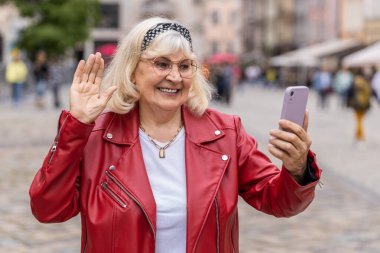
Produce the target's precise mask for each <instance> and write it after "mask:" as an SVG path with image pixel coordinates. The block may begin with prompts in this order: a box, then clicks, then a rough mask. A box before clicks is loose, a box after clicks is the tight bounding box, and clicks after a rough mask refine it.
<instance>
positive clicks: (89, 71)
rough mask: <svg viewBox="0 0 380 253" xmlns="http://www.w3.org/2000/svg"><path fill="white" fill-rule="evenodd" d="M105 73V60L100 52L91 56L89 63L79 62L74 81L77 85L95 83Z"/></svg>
mask: <svg viewBox="0 0 380 253" xmlns="http://www.w3.org/2000/svg"><path fill="white" fill-rule="evenodd" d="M79 67H80V68H79ZM103 71H104V60H103V58H102V55H101V54H100V53H99V52H97V53H96V54H90V55H89V56H88V58H87V61H84V60H81V61H80V62H79V64H78V67H77V71H76V72H75V74H74V81H75V82H76V83H79V82H88V83H95V82H96V78H97V77H98V76H99V75H101V76H102V75H103ZM98 83H100V82H98Z"/></svg>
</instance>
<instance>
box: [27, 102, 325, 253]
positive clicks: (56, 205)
mask: <svg viewBox="0 0 380 253" xmlns="http://www.w3.org/2000/svg"><path fill="white" fill-rule="evenodd" d="M182 111H183V122H184V126H185V134H186V139H185V157H186V180H187V212H188V213H187V244H186V249H187V250H186V252H188V253H190V252H191V253H193V252H198V253H201V252H203V253H210V252H223V253H227V252H238V251H239V249H238V245H239V243H238V215H237V202H238V195H240V196H242V197H243V198H244V199H245V201H247V202H248V203H249V204H250V205H251V206H253V207H254V208H256V209H258V210H260V211H263V212H265V213H268V214H272V215H274V216H278V217H280V216H281V217H287V216H292V215H295V214H297V213H299V212H301V211H303V210H304V209H305V208H306V207H307V206H308V205H309V204H310V202H311V201H312V199H313V197H314V189H315V185H316V184H317V182H313V183H310V184H308V185H306V186H300V185H299V184H297V182H296V181H295V180H294V179H293V177H292V176H291V175H290V174H289V173H288V172H287V170H286V169H282V170H279V169H278V168H276V167H275V166H274V165H273V164H272V163H271V162H270V161H269V159H268V158H267V157H266V156H265V155H264V154H262V153H261V152H260V151H258V150H257V145H256V141H255V140H254V139H253V138H252V137H250V136H249V135H248V134H247V133H246V132H245V131H244V129H243V127H242V124H241V122H240V119H239V118H238V117H236V116H229V115H225V114H222V113H220V112H217V111H214V110H207V112H206V113H205V114H204V115H203V116H202V117H200V118H199V117H195V116H193V115H192V114H191V113H190V112H189V111H188V110H187V109H186V108H183V109H182ZM138 130H139V119H138V109H134V110H132V111H131V112H130V113H128V114H125V115H120V114H115V113H111V112H108V113H104V114H102V115H100V116H99V117H98V119H97V121H96V122H95V124H92V125H86V124H83V123H81V122H79V121H78V120H76V119H75V118H74V117H72V116H71V115H70V113H69V112H66V111H64V112H63V113H62V115H61V117H60V123H59V128H58V134H57V136H56V139H55V141H54V144H53V146H52V148H51V150H50V152H49V153H48V155H47V156H46V158H45V160H44V163H43V165H42V167H41V169H40V170H39V171H38V173H37V175H36V176H35V178H34V181H33V183H32V185H31V188H30V197H31V208H32V212H33V214H34V216H35V217H36V218H37V219H38V220H39V221H40V222H63V221H66V220H68V219H70V218H71V217H73V216H75V215H77V214H78V213H80V214H81V220H82V243H81V245H82V246H81V252H86V253H90V252H91V253H118V252H128V253H153V252H154V250H155V231H156V206H155V201H154V198H153V194H152V191H151V188H150V185H149V181H148V177H147V173H146V170H145V167H144V162H143V157H142V152H141V146H140V142H139V133H138ZM309 156H311V157H312V158H313V159H314V155H313V153H311V152H310V153H309ZM313 161H314V160H313ZM312 167H313V169H314V170H315V174H316V176H317V177H318V178H319V177H320V169H319V168H318V167H317V165H316V164H315V162H313V165H312Z"/></svg>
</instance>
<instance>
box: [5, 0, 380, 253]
mask: <svg viewBox="0 0 380 253" xmlns="http://www.w3.org/2000/svg"><path fill="white" fill-rule="evenodd" d="M152 15H160V16H166V17H171V18H175V19H176V20H178V21H180V22H181V23H183V24H185V25H186V26H187V27H189V29H190V31H191V35H192V38H193V43H194V44H193V47H194V51H195V52H196V53H197V55H198V58H199V62H200V64H201V65H202V71H204V72H205V73H207V74H208V77H209V80H210V82H211V83H212V85H214V86H215V90H216V95H215V97H214V99H213V102H212V105H211V106H212V107H215V108H218V109H219V110H221V111H224V112H227V113H231V114H237V115H239V116H240V117H241V118H242V121H243V124H244V126H245V128H246V130H247V131H248V132H249V133H250V134H251V135H252V136H254V137H255V138H256V139H257V140H258V142H259V148H260V150H262V151H264V152H266V153H267V154H268V152H267V151H266V145H267V143H268V138H269V134H268V133H269V130H270V129H273V128H277V124H278V119H279V116H280V111H281V105H282V96H283V91H284V89H285V88H286V87H288V86H291V85H306V86H308V87H309V88H310V96H309V101H308V109H309V112H310V123H309V132H310V134H311V136H312V139H313V144H312V149H313V151H314V152H315V153H317V159H318V162H319V163H320V165H321V167H322V168H323V177H322V183H323V185H322V184H321V187H318V189H317V191H316V199H315V201H314V202H313V203H312V204H311V206H310V207H309V208H308V209H307V210H306V211H305V212H303V213H302V214H300V215H298V216H296V217H292V218H289V219H277V218H274V217H270V216H267V215H265V214H261V213H258V212H257V211H256V210H254V209H252V208H250V207H248V206H247V205H246V204H245V203H244V202H243V201H240V203H239V205H240V206H239V221H240V252H242V253H254V252H261V253H287V252H292V253H309V252H310V253H330V252H334V253H353V252H364V253H378V252H380V188H379V187H378V185H379V184H378V182H379V180H380V165H379V164H380V158H379V154H380V134H379V129H380V71H379V69H380V68H379V66H380V1H378V0H281V1H277V0H222V1H221V0H207V1H206V0H183V1H174V0H131V1H121V0H102V1H97V0H66V1H30V0H0V171H1V175H2V176H1V177H0V252H12V253H23V252H25V253H26V252H28V253H34V252H36V253H37V252H38V253H48V252H49V253H51V252H54V253H56V252H57V253H74V252H79V245H80V224H79V222H80V221H79V219H78V218H77V217H76V218H74V219H72V220H70V221H68V222H65V223H62V224H48V225H45V224H39V223H38V222H37V221H36V220H35V219H34V218H33V216H32V214H31V212H30V206H29V195H28V190H29V186H30V183H31V181H32V179H33V177H34V175H35V173H36V171H37V170H38V169H39V166H40V165H41V163H42V160H43V158H44V156H45V154H46V153H47V151H48V149H49V147H50V146H51V143H52V141H53V138H54V136H55V134H56V128H57V119H58V117H59V115H60V111H61V110H62V109H68V89H69V85H70V83H71V80H72V75H73V70H74V69H75V67H76V64H77V62H78V61H79V60H80V59H82V58H86V57H87V56H88V55H89V54H90V53H94V52H96V51H99V52H101V53H102V55H103V57H104V58H105V60H106V63H108V62H109V61H110V60H111V59H112V55H113V53H114V52H115V50H116V45H117V42H118V41H119V40H120V39H121V38H123V36H124V35H125V34H126V33H127V32H128V31H129V30H130V29H131V27H132V26H133V25H134V24H135V23H136V22H138V21H139V20H141V19H143V18H145V17H149V16H152ZM270 157H271V156H270ZM271 158H272V157H271ZM273 161H274V162H276V163H277V164H278V165H279V166H280V164H279V163H278V161H276V160H275V159H274V158H273Z"/></svg>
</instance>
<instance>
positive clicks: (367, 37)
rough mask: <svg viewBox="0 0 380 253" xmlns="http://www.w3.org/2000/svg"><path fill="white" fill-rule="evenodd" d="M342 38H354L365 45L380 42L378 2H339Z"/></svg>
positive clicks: (359, 0) (379, 3)
mask: <svg viewBox="0 0 380 253" xmlns="http://www.w3.org/2000/svg"><path fill="white" fill-rule="evenodd" d="M340 2H341V8H340V10H341V11H340V13H339V16H340V21H341V22H340V31H341V37H342V38H354V39H357V40H359V41H362V42H363V43H365V44H372V43H374V42H376V41H380V1H378V0H341V1H340Z"/></svg>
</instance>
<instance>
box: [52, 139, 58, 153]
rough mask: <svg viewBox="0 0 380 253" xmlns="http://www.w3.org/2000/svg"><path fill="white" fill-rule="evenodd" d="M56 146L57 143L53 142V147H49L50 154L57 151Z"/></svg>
mask: <svg viewBox="0 0 380 253" xmlns="http://www.w3.org/2000/svg"><path fill="white" fill-rule="evenodd" d="M57 145H58V142H57V141H55V142H54V144H53V147H51V152H53V153H54V152H55V151H56V150H57Z"/></svg>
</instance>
